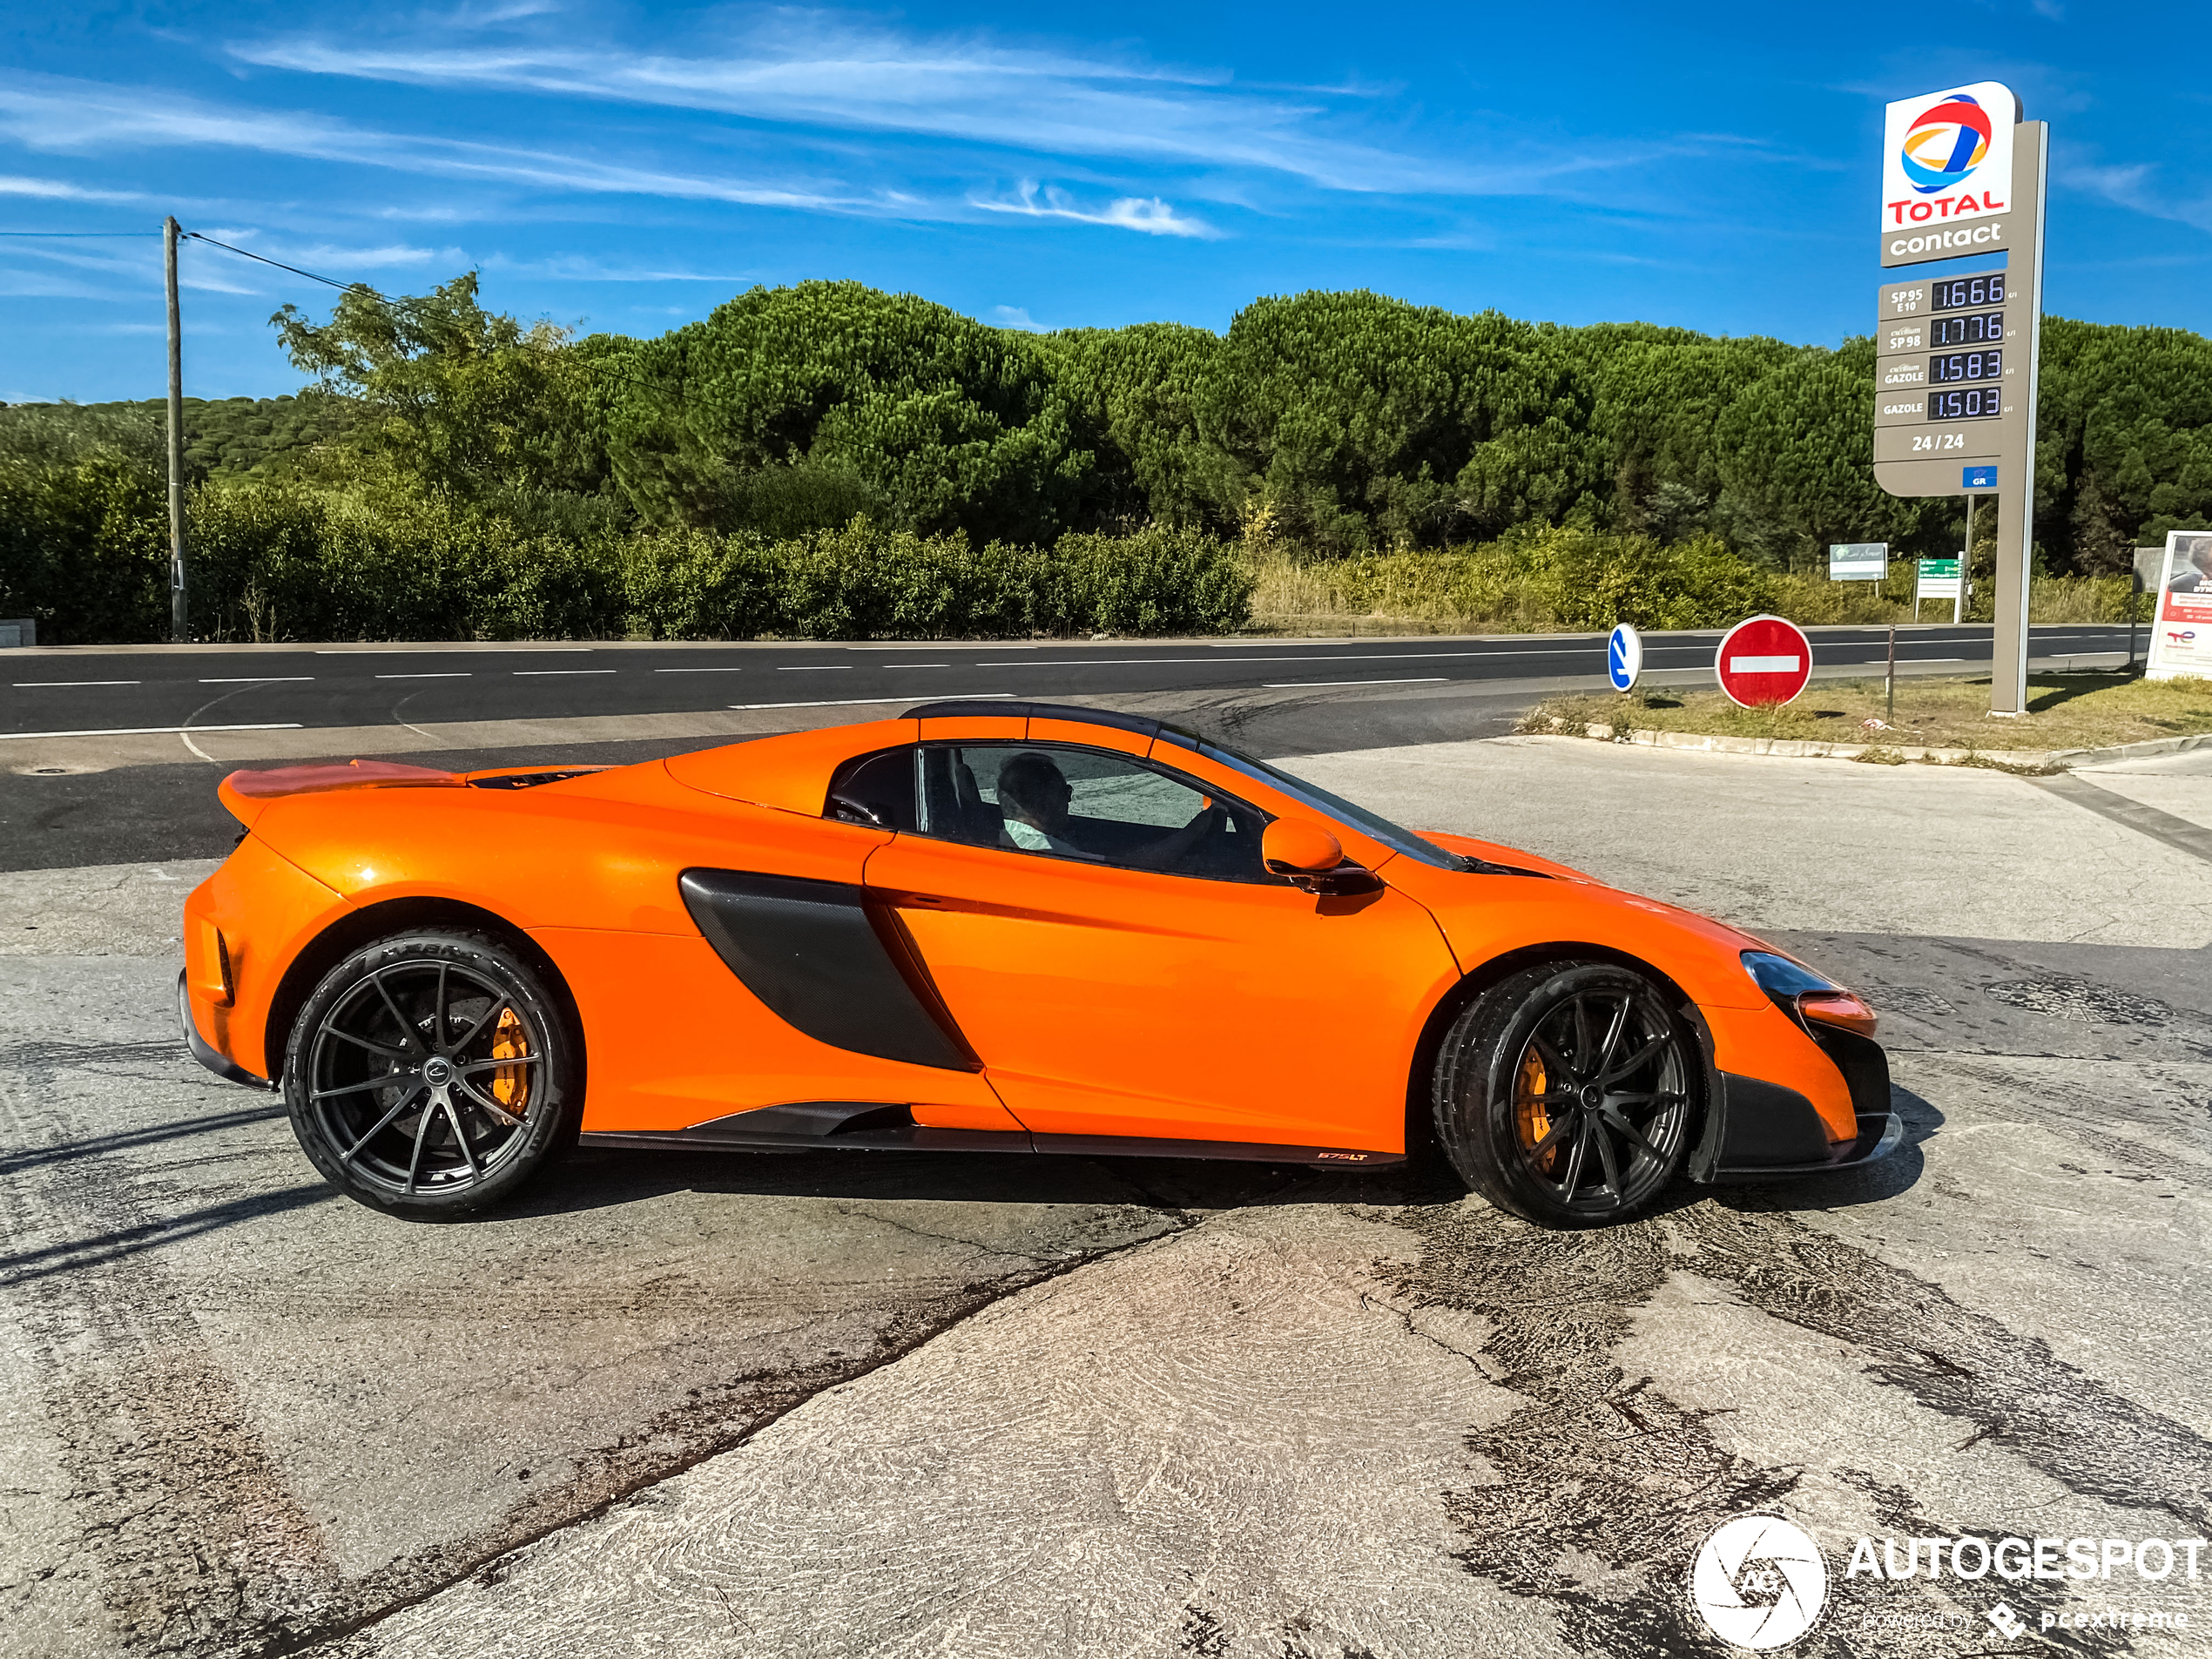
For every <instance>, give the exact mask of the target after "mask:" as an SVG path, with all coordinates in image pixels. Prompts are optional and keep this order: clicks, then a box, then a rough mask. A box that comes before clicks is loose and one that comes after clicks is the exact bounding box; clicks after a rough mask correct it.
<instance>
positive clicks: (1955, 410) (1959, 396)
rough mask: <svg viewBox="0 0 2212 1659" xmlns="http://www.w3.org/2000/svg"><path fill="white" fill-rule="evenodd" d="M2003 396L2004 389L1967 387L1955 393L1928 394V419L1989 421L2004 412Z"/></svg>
mask: <svg viewBox="0 0 2212 1659" xmlns="http://www.w3.org/2000/svg"><path fill="white" fill-rule="evenodd" d="M2004 395H2005V394H2004V388H2001V387H1997V386H1969V387H1966V388H1963V389H1961V390H1959V391H1956V392H1930V393H1929V394H1928V419H1930V420H1931V421H1986V420H1990V419H1993V418H1994V417H1995V416H1997V415H2002V414H2003V413H2004V412H2005V411H2004V407H2003V402H2004Z"/></svg>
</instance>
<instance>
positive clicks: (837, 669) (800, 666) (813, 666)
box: [776, 663, 853, 674]
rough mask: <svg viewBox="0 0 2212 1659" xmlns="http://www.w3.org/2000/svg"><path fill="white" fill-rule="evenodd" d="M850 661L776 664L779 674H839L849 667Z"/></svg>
mask: <svg viewBox="0 0 2212 1659" xmlns="http://www.w3.org/2000/svg"><path fill="white" fill-rule="evenodd" d="M852 666H853V664H851V663H784V664H779V665H778V667H777V669H776V672H778V673H779V674H819V673H823V672H827V673H832V674H840V673H842V672H844V671H846V669H848V668H851V667H852Z"/></svg>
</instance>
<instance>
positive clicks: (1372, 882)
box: [1259, 818, 1382, 894]
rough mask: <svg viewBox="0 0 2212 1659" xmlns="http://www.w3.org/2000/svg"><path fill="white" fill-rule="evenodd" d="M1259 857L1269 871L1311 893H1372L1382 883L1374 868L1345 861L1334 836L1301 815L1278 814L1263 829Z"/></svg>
mask: <svg viewBox="0 0 2212 1659" xmlns="http://www.w3.org/2000/svg"><path fill="white" fill-rule="evenodd" d="M1259 861H1260V862H1261V864H1263V865H1264V866H1265V867H1266V869H1267V873H1269V874H1270V875H1279V876H1282V877H1284V878H1285V880H1288V881H1289V882H1290V883H1291V885H1292V886H1293V887H1303V888H1304V889H1305V891H1306V892H1308V893H1318V894H1346V893H1372V892H1373V891H1374V890H1375V889H1376V888H1377V887H1380V886H1382V883H1381V882H1380V881H1379V880H1377V879H1376V877H1375V875H1374V873H1373V872H1372V871H1370V870H1366V869H1364V868H1362V867H1360V866H1359V865H1357V864H1347V863H1345V857H1344V846H1343V843H1341V842H1340V841H1339V840H1337V838H1336V837H1335V836H1333V835H1332V834H1330V833H1329V832H1328V831H1326V830H1325V829H1323V828H1322V827H1321V826H1319V825H1318V824H1313V823H1308V822H1306V821H1305V820H1303V819H1295V818H1278V819H1276V820H1275V821H1274V822H1273V823H1271V824H1270V825H1269V826H1267V827H1266V829H1264V831H1262V832H1261V833H1260V838H1259Z"/></svg>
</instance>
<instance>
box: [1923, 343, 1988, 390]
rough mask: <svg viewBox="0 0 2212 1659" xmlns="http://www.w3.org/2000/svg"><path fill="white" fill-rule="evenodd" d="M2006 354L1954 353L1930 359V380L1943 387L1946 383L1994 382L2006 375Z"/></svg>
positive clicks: (1982, 352) (1985, 352)
mask: <svg viewBox="0 0 2212 1659" xmlns="http://www.w3.org/2000/svg"><path fill="white" fill-rule="evenodd" d="M2004 358H2005V354H2004V353H2003V352H2001V351H1954V352H1950V353H1946V354H1945V355H1943V356H1940V357H1931V358H1929V359H1928V378H1929V379H1930V380H1932V381H1935V382H1936V383H1937V384H1938V385H1941V384H1942V383H1943V382H1944V381H1993V380H1998V379H2001V378H2002V377H2003V375H2004V373H2005V362H2004Z"/></svg>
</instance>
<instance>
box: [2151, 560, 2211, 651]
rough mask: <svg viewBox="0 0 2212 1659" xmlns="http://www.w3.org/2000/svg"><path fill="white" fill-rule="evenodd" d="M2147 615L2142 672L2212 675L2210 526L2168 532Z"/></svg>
mask: <svg viewBox="0 0 2212 1659" xmlns="http://www.w3.org/2000/svg"><path fill="white" fill-rule="evenodd" d="M2151 614H2152V618H2153V620H2152V622H2151V625H2150V660H2149V663H2148V666H2147V667H2146V668H2145V670H2144V672H2145V673H2146V674H2147V675H2148V677H2149V678H2152V679H2155V680H2170V679H2179V678H2182V676H2184V675H2191V674H2194V675H2197V676H2199V677H2201V678H2205V679H2212V530H2169V531H2168V532H2167V535H2166V570H2165V573H2164V575H2163V576H2162V577H2161V578H2160V580H2159V583H2158V608H2157V610H2155V611H2153V612H2152V613H2151Z"/></svg>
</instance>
